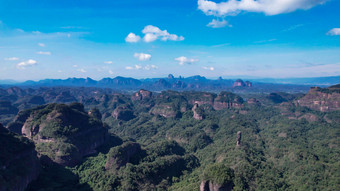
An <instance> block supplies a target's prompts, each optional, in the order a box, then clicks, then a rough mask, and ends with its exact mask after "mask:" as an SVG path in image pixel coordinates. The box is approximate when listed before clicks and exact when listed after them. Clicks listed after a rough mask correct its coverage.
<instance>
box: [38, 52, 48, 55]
mask: <svg viewBox="0 0 340 191" xmlns="http://www.w3.org/2000/svg"><path fill="white" fill-rule="evenodd" d="M37 54H42V55H51V54H52V53H51V52H43V51H39V52H37Z"/></svg>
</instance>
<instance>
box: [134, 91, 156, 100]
mask: <svg viewBox="0 0 340 191" xmlns="http://www.w3.org/2000/svg"><path fill="white" fill-rule="evenodd" d="M151 96H152V92H150V91H147V90H143V89H142V90H139V91H138V92H136V93H135V94H134V95H132V96H131V99H132V100H133V101H137V100H144V99H150V98H151Z"/></svg>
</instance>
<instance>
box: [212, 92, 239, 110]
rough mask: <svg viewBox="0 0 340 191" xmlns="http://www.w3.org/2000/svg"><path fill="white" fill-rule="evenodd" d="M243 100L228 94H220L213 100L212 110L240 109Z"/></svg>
mask: <svg viewBox="0 0 340 191" xmlns="http://www.w3.org/2000/svg"><path fill="white" fill-rule="evenodd" d="M243 106H244V105H243V99H242V98H241V97H240V96H238V95H236V94H233V93H230V92H221V93H220V94H219V95H218V96H217V97H216V98H215V99H214V105H213V108H214V109H215V110H222V109H229V108H242V107H243Z"/></svg>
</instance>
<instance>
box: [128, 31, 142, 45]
mask: <svg viewBox="0 0 340 191" xmlns="http://www.w3.org/2000/svg"><path fill="white" fill-rule="evenodd" d="M140 39H141V38H140V36H138V35H136V34H135V33H132V32H131V33H130V34H129V35H127V37H126V38H125V41H126V42H131V43H136V42H138V41H139V40H140Z"/></svg>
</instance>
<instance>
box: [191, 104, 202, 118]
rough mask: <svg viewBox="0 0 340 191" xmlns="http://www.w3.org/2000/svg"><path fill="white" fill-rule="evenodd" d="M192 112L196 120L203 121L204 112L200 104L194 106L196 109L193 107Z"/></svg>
mask: <svg viewBox="0 0 340 191" xmlns="http://www.w3.org/2000/svg"><path fill="white" fill-rule="evenodd" d="M192 111H193V112H194V115H193V118H194V119H196V120H202V119H203V110H202V109H201V108H199V106H198V103H195V104H194V107H192Z"/></svg>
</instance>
